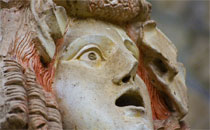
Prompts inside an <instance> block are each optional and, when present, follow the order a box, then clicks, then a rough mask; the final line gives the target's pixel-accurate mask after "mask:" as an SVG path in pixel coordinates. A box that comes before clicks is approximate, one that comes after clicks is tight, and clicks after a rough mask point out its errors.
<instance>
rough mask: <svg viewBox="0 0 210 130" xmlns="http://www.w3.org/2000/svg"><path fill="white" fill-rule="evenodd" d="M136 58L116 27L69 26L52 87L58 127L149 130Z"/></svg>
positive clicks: (132, 46)
mask: <svg viewBox="0 0 210 130" xmlns="http://www.w3.org/2000/svg"><path fill="white" fill-rule="evenodd" d="M138 54H139V52H138V49H137V47H136V45H135V44H134V42H132V40H131V39H130V38H129V37H128V36H127V35H126V33H125V32H124V31H123V30H122V29H120V28H118V27H116V26H113V25H111V24H107V23H103V22H100V21H95V20H84V21H74V22H73V23H71V24H70V26H69V30H68V31H67V33H66V34H65V37H64V46H63V51H62V53H60V55H59V60H58V64H57V70H56V75H55V81H54V84H53V90H54V91H55V95H56V97H57V101H58V104H59V106H60V108H62V110H61V113H62V116H63V121H64V129H77V130H95V129H98V130H103V129H107V130H116V129H123V130H130V129H132V130H139V129H152V113H151V106H150V99H149V95H148V92H147V89H146V86H145V84H144V83H143V81H142V80H141V79H140V78H139V76H138V75H137V74H136V71H137V66H138V60H137V59H138Z"/></svg>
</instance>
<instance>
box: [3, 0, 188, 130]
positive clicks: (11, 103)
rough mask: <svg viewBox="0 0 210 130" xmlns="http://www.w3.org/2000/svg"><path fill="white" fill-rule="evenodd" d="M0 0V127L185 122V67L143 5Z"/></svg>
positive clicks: (137, 0)
mask: <svg viewBox="0 0 210 130" xmlns="http://www.w3.org/2000/svg"><path fill="white" fill-rule="evenodd" d="M0 2H1V11H0V17H1V30H0V79H1V80H0V117H1V118H0V129H2V130H3V129H31V130H32V129H33V130H34V129H43V130H44V129H49V130H51V129H59V130H60V129H75V130H92V129H97V130H103V129H104V130H105V129H106V130H120V129H122V130H139V129H167V130H174V129H183V130H184V129H188V127H187V126H186V124H185V123H184V121H183V120H182V119H183V117H184V116H185V115H186V114H187V112H188V106H187V93H186V91H187V88H186V85H185V69H184V67H183V65H182V64H181V63H179V62H177V50H176V48H175V46H174V45H173V44H172V43H171V41H170V40H169V39H168V38H167V37H166V36H165V35H164V34H163V33H162V32H161V31H160V30H159V29H158V28H157V26H156V23H155V22H154V21H152V20H150V12H151V4H150V3H148V2H147V1H145V0H130V1H127V0H103V1H102V0H101V1H99V0H87V1H80V0H72V1H71V0H63V1H60V0H54V1H52V0H21V1H16V0H1V1H0Z"/></svg>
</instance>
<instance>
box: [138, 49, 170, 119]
mask: <svg viewBox="0 0 210 130" xmlns="http://www.w3.org/2000/svg"><path fill="white" fill-rule="evenodd" d="M139 51H141V50H140V49H139ZM142 60H143V57H142V54H141V52H140V57H139V65H138V71H137V73H138V75H139V76H140V77H141V78H142V80H143V81H144V83H145V84H146V86H147V89H148V91H149V96H150V100H151V108H152V115H153V120H165V119H168V118H169V116H170V115H171V112H170V111H169V109H168V108H167V105H166V104H165V102H164V100H163V97H161V95H160V93H159V92H158V90H157V89H156V88H155V87H154V86H153V85H152V84H151V82H150V80H149V76H148V73H147V71H146V69H145V68H144V65H143V61H142Z"/></svg>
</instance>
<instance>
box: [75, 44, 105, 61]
mask: <svg viewBox="0 0 210 130" xmlns="http://www.w3.org/2000/svg"><path fill="white" fill-rule="evenodd" d="M75 58H76V59H78V60H81V61H87V62H91V63H96V62H100V61H103V60H104V56H103V55H102V52H101V50H100V48H99V47H98V46H96V45H87V46H85V47H83V48H82V49H81V50H80V51H79V52H78V53H77V55H76V56H75Z"/></svg>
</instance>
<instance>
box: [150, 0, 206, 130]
mask: <svg viewBox="0 0 210 130" xmlns="http://www.w3.org/2000/svg"><path fill="white" fill-rule="evenodd" d="M148 1H149V2H150V3H151V4H152V16H151V19H153V20H155V21H156V22H157V25H158V27H159V28H160V29H161V30H162V32H164V33H165V34H166V35H167V36H168V37H169V39H170V40H171V41H172V42H173V43H174V44H175V46H176V47H177V49H178V60H179V61H180V62H182V63H183V64H184V65H185V67H186V72H187V75H186V83H187V86H188V93H189V94H188V96H189V107H190V109H189V114H188V115H187V116H186V117H185V119H186V121H187V123H188V124H189V126H190V127H191V129H192V130H207V129H210V128H209V123H210V120H209V116H210V115H209V101H210V98H209V63H210V62H209V57H210V55H209V48H210V41H209V36H210V34H209V28H210V23H209V8H210V1H209V0H148Z"/></svg>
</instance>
